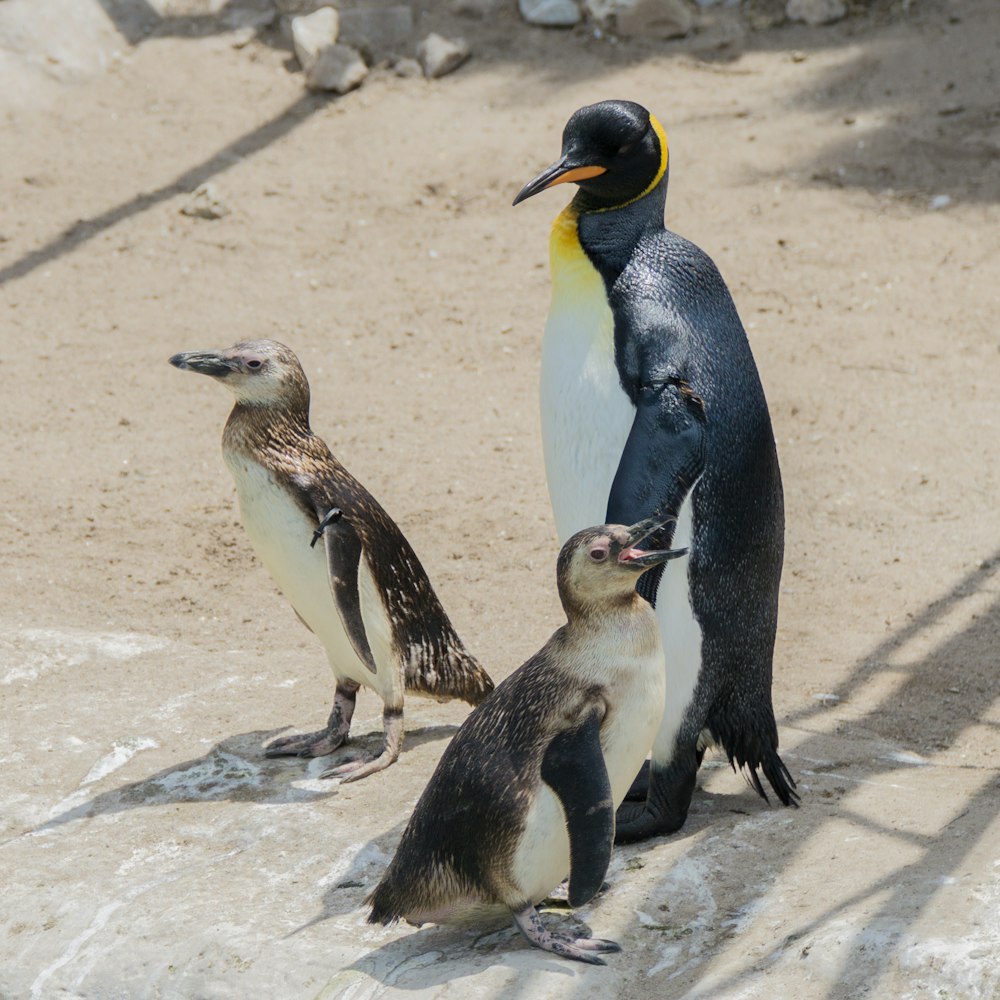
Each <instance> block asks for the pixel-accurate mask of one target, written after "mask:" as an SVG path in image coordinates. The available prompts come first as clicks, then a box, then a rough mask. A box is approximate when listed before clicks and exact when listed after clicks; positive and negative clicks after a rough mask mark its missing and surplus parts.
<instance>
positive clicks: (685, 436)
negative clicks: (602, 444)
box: [606, 378, 705, 607]
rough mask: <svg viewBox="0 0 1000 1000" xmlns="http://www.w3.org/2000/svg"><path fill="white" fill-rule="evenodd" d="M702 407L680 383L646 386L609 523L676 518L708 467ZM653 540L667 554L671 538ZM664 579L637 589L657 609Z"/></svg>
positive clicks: (655, 576)
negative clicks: (657, 593)
mask: <svg viewBox="0 0 1000 1000" xmlns="http://www.w3.org/2000/svg"><path fill="white" fill-rule="evenodd" d="M704 448H705V428H704V404H703V403H702V401H701V400H700V399H699V398H698V397H697V396H696V395H694V393H693V392H692V391H691V388H690V386H688V384H687V383H686V382H684V381H683V380H682V379H680V378H668V379H666V380H659V381H657V382H655V383H652V384H649V385H643V386H642V387H641V388H640V390H639V393H638V398H637V399H636V400H635V419H634V420H633V421H632V429H631V431H630V432H629V436H628V440H627V441H626V443H625V449H624V451H623V452H622V457H621V460H620V461H619V463H618V471H617V472H616V473H615V478H614V482H613V483H612V484H611V493H610V495H609V497H608V510H607V518H606V520H607V523H608V524H633V523H634V522H636V521H640V520H642V519H644V518H648V517H661V518H662V517H664V516H673V517H676V516H677V514H678V512H679V511H680V509H681V504H682V503H683V502H684V498H685V497H686V496H687V494H688V491H689V490H690V489H691V487H692V486H693V485H694V483H695V482H696V481H697V479H698V477H699V476H700V475H701V472H702V469H703V468H704V464H705V455H704ZM668 530H669V531H670V536H669V537H654V538H653V540H652V543H651V544H652V545H653V546H654V547H656V548H667V547H669V545H670V540H671V538H672V536H673V531H672V529H668ZM662 575H663V566H662V565H660V566H657V567H655V568H654V569H651V570H650V571H649V572H648V573H644V574H643V575H642V577H641V578H640V579H639V583H638V585H637V587H636V589H637V590H638V591H639V593H640V594H642V596H643V597H645V598H646V600H647V601H649V603H650V604H652V605H653V606H654V607H655V605H656V591H657V588H658V587H659V584H660V577H661V576H662Z"/></svg>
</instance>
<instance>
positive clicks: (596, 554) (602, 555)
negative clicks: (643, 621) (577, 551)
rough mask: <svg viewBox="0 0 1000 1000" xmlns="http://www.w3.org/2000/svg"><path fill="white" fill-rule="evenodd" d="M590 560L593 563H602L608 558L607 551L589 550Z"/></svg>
mask: <svg viewBox="0 0 1000 1000" xmlns="http://www.w3.org/2000/svg"><path fill="white" fill-rule="evenodd" d="M590 558H591V559H593V560H594V562H604V560H605V559H607V558H608V550H607V549H604V548H593V549H591V550H590Z"/></svg>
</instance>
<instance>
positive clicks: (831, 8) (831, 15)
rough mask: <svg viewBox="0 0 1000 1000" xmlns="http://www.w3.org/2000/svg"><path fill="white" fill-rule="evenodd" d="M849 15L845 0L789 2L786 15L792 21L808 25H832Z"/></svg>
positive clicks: (795, 0)
mask: <svg viewBox="0 0 1000 1000" xmlns="http://www.w3.org/2000/svg"><path fill="white" fill-rule="evenodd" d="M846 13H847V8H846V7H845V6H844V3H843V0H788V3H787V4H785V15H786V16H787V17H788V19H789V20H790V21H805V23H806V24H813V25H816V24H830V23H832V22H833V21H839V20H840V19H841V18H842V17H843V16H844V15H845V14H846Z"/></svg>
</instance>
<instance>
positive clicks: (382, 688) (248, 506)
mask: <svg viewBox="0 0 1000 1000" xmlns="http://www.w3.org/2000/svg"><path fill="white" fill-rule="evenodd" d="M225 458H226V464H227V465H228V466H229V469H230V472H232V475H233V479H234V480H235V482H236V495H237V497H238V498H239V503H240V515H241V518H242V521H243V527H244V528H245V529H246V532H247V535H248V536H249V538H250V542H251V544H252V545H253V549H254V552H256V553H257V556H258V558H259V559H260V561H261V562H262V563H263V564H264V566H265V567H266V569H267V571H268V572H269V573H270V574H271V576H272V577H273V578H274V581H275V583H276V584H277V585H278V587H279V588H280V589H281V592H282V593H283V594H284V595H285V597H286V598H287V599H288V601H289V603H290V604H291V605H292V607H293V608H294V609H295V610H296V612H298V614H299V616H300V617H301V618H302V620H303V621H304V622H305V623H306V624H307V625H308V626H309V628H310V629H312V631H313V632H314V633H315V634H316V637H317V638H318V639H319V641H320V642H321V643H322V644H323V648H324V649H325V650H326V655H327V659H328V660H329V661H330V666H331V667H332V669H333V672H334V675H335V676H336V677H337V678H338V679H350V680H353V681H356V682H357V683H359V684H364V685H366V686H368V687H371V688H374V689H375V690H376V691H377V692H378V693H379V694H380V695H382V696H383V698H384V697H385V696H386V695H387V694H390V692H391V693H393V694H395V693H396V692H395V690H394V688H395V687H396V686H401V684H402V681H401V679H400V678H399V677H397V676H396V675H397V674H400V673H401V672H400V671H399V670H398V669H395V668H394V667H393V666H392V657H391V655H387V653H386V650H387V649H391V646H390V645H389V643H388V642H387V640H386V634H387V630H388V623H387V622H386V621H385V618H386V616H385V611H384V608H383V606H382V603H381V601H380V600H379V598H378V595H377V590H376V588H375V583H374V580H372V578H371V574H370V572H369V571H368V567H367V564H366V562H365V559H364V556H363V555H362V559H361V571H360V574H359V589H360V592H361V609H362V620H363V621H364V624H365V632H366V634H367V635H368V642H369V645H370V646H371V649H372V655H373V657H374V659H375V663H376V664H377V665H378V667H379V671H378V674H372V672H371V671H370V670H369V669H368V667H367V666H366V665H365V664H364V663H362V661H361V660H360V659H359V657H358V655H357V653H355V652H354V646H353V645H352V644H351V640H350V639H349V638H348V636H347V632H346V631H345V629H344V626H343V623H342V621H341V618H340V614H339V612H338V611H337V606H336V604H335V602H334V599H333V592H332V591H331V589H330V577H329V571H328V568H327V558H326V548H325V547H324V545H323V542H322V541H319V542H317V544H316V546H315V548H310V546H309V543H310V541H311V540H312V534H313V530H314V527H315V526H314V524H313V523H312V522H311V521H310V520H309V518H307V517H306V515H305V513H304V512H303V511H302V509H301V508H300V507H299V506H298V504H297V503H296V502H295V500H294V498H293V497H292V495H291V494H290V493H289V492H288V490H287V489H285V488H284V486H282V485H281V484H280V483H279V482H278V481H277V480H276V479H275V478H274V477H273V476H272V475H271V473H270V472H269V471H268V470H267V469H266V468H265V467H264V466H262V465H260V464H259V463H257V462H255V461H253V459H251V458H249V457H247V456H245V455H243V454H239V453H233V452H228V451H227V452H226V453H225Z"/></svg>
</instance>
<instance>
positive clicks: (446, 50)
mask: <svg viewBox="0 0 1000 1000" xmlns="http://www.w3.org/2000/svg"><path fill="white" fill-rule="evenodd" d="M469 55H470V52H469V46H468V43H467V42H466V41H465V39H464V38H455V39H451V38H444V37H442V36H441V35H436V34H430V35H428V36H427V37H426V38H425V39H424V40H423V41H422V42H421V43H420V44H419V45H418V46H417V59H419V60H420V65H421V66H422V67H423V70H424V76H426V77H428V78H429V79H431V80H436V79H437V78H438V77H439V76H444V75H445V74H447V73H451V72H454V71H455V70H456V69H458V67H459V66H461V65H462V63H464V62H465V60H466V59H468V58H469Z"/></svg>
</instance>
